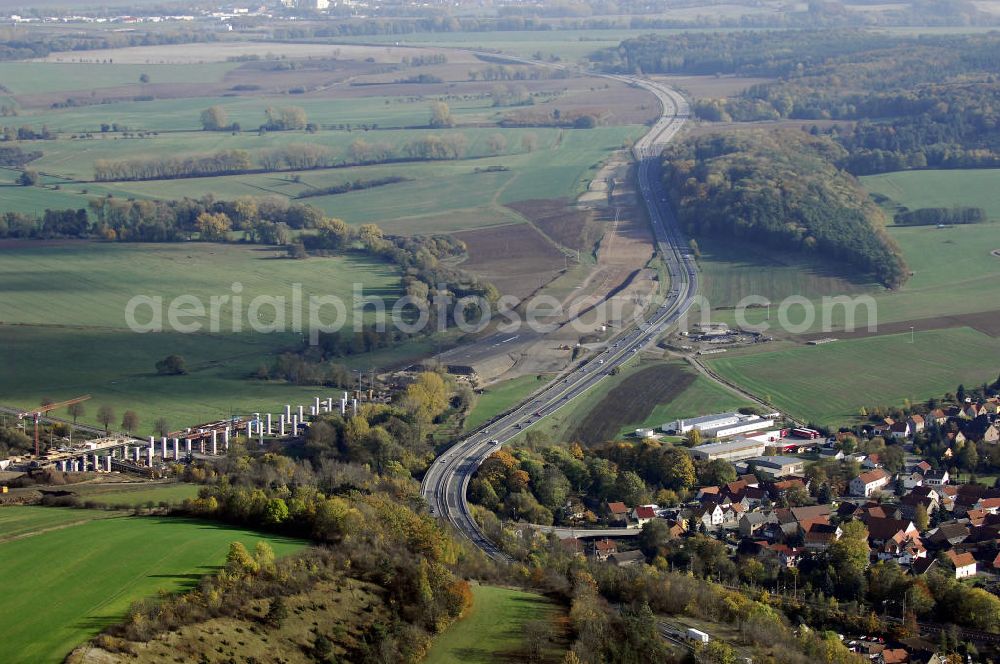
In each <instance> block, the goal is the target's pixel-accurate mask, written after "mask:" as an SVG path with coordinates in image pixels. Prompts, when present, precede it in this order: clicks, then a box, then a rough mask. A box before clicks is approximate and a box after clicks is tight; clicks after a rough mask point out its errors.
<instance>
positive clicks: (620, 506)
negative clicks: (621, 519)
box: [608, 503, 628, 514]
mask: <svg viewBox="0 0 1000 664" xmlns="http://www.w3.org/2000/svg"><path fill="white" fill-rule="evenodd" d="M608 509H609V510H610V511H611V513H612V514H628V508H627V507H625V503H608Z"/></svg>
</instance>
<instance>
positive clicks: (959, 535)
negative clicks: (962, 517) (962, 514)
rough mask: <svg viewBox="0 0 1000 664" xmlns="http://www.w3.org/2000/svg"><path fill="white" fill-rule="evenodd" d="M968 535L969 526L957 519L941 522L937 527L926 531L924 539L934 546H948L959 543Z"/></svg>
mask: <svg viewBox="0 0 1000 664" xmlns="http://www.w3.org/2000/svg"><path fill="white" fill-rule="evenodd" d="M968 536H969V527H968V526H966V525H965V524H964V523H959V522H958V521H949V522H948V523H942V524H941V525H940V526H938V527H937V528H934V529H933V530H929V531H927V535H925V536H924V541H926V542H928V543H929V544H932V545H933V546H934V547H935V548H942V549H944V548H949V547H952V546H955V545H956V544H961V543H962V542H964V541H965V540H966V538H967V537H968Z"/></svg>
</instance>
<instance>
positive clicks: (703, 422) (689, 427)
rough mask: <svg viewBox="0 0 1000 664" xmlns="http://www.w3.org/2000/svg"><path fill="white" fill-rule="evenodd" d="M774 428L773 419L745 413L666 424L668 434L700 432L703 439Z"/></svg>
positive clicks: (716, 415)
mask: <svg viewBox="0 0 1000 664" xmlns="http://www.w3.org/2000/svg"><path fill="white" fill-rule="evenodd" d="M771 426H774V420H773V419H764V418H762V417H761V416H760V415H744V414H743V413H718V414H715V415H703V416H702V417H694V418H691V419H689V420H674V421H673V422H668V423H667V424H664V425H663V427H662V429H663V431H664V432H666V433H671V432H673V433H676V434H680V435H683V434H686V433H689V432H690V431H695V430H696V431H698V432H699V433H701V435H702V437H703V438H728V437H730V436H737V435H739V434H744V433H750V432H753V431H761V430H762V429H767V428H768V427H771Z"/></svg>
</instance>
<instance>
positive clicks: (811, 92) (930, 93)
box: [596, 30, 1000, 175]
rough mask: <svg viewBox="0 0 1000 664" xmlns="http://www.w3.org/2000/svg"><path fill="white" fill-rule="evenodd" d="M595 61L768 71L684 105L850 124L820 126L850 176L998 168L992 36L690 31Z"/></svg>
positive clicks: (996, 39) (715, 112)
mask: <svg viewBox="0 0 1000 664" xmlns="http://www.w3.org/2000/svg"><path fill="white" fill-rule="evenodd" d="M596 57H597V58H598V60H599V62H600V63H601V64H602V65H603V66H604V67H605V68H607V69H610V70H622V71H633V70H641V71H644V72H649V73H651V72H657V73H684V74H737V75H740V76H763V77H768V78H773V79H774V80H773V81H770V82H766V83H759V84H756V85H753V86H750V87H748V88H747V89H746V90H744V91H743V92H742V93H741V94H739V95H736V96H734V97H728V98H717V99H712V98H703V99H698V100H696V101H695V103H694V104H693V110H694V112H695V114H696V115H697V116H698V117H700V118H703V119H706V120H710V121H723V122H729V121H737V122H745V121H756V120H779V119H796V120H805V121H809V120H849V121H852V122H851V124H847V125H836V126H833V127H830V128H829V129H825V130H823V131H825V132H827V133H829V134H830V135H831V136H832V137H833V138H834V139H835V140H836V141H837V142H838V143H839V144H840V145H841V146H842V147H844V148H845V149H846V151H847V152H846V153H845V154H843V155H841V156H840V157H838V159H837V160H836V164H837V166H838V167H840V168H844V169H846V170H848V171H850V172H851V173H853V174H855V175H870V174H874V173H884V172H888V171H896V170H905V169H921V168H994V167H998V166H1000V114H998V111H997V109H998V108H1000V80H998V79H997V76H996V71H997V70H998V67H1000V36H998V35H996V34H987V35H937V36H928V35H922V36H919V37H917V36H906V35H887V34H876V33H868V32H857V31H853V32H852V31H837V30H832V31H782V32H730V33H714V34H710V33H697V34H687V35H682V36H677V37H676V38H674V37H671V38H669V39H667V38H663V37H657V36H646V37H639V38H635V39H630V40H626V41H624V42H622V44H621V46H620V47H619V48H617V49H610V50H607V51H604V52H602V53H601V54H600V55H598V56H596ZM927 63H933V66H928V65H927ZM813 131H814V132H817V133H818V131H819V130H815V129H814V130H813Z"/></svg>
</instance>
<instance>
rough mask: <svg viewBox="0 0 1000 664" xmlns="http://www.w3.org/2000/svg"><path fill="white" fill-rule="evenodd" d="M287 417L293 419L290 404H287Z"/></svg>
mask: <svg viewBox="0 0 1000 664" xmlns="http://www.w3.org/2000/svg"><path fill="white" fill-rule="evenodd" d="M285 419H286V420H289V421H291V419H292V407H291V405H289V404H287V403H286V404H285Z"/></svg>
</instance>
